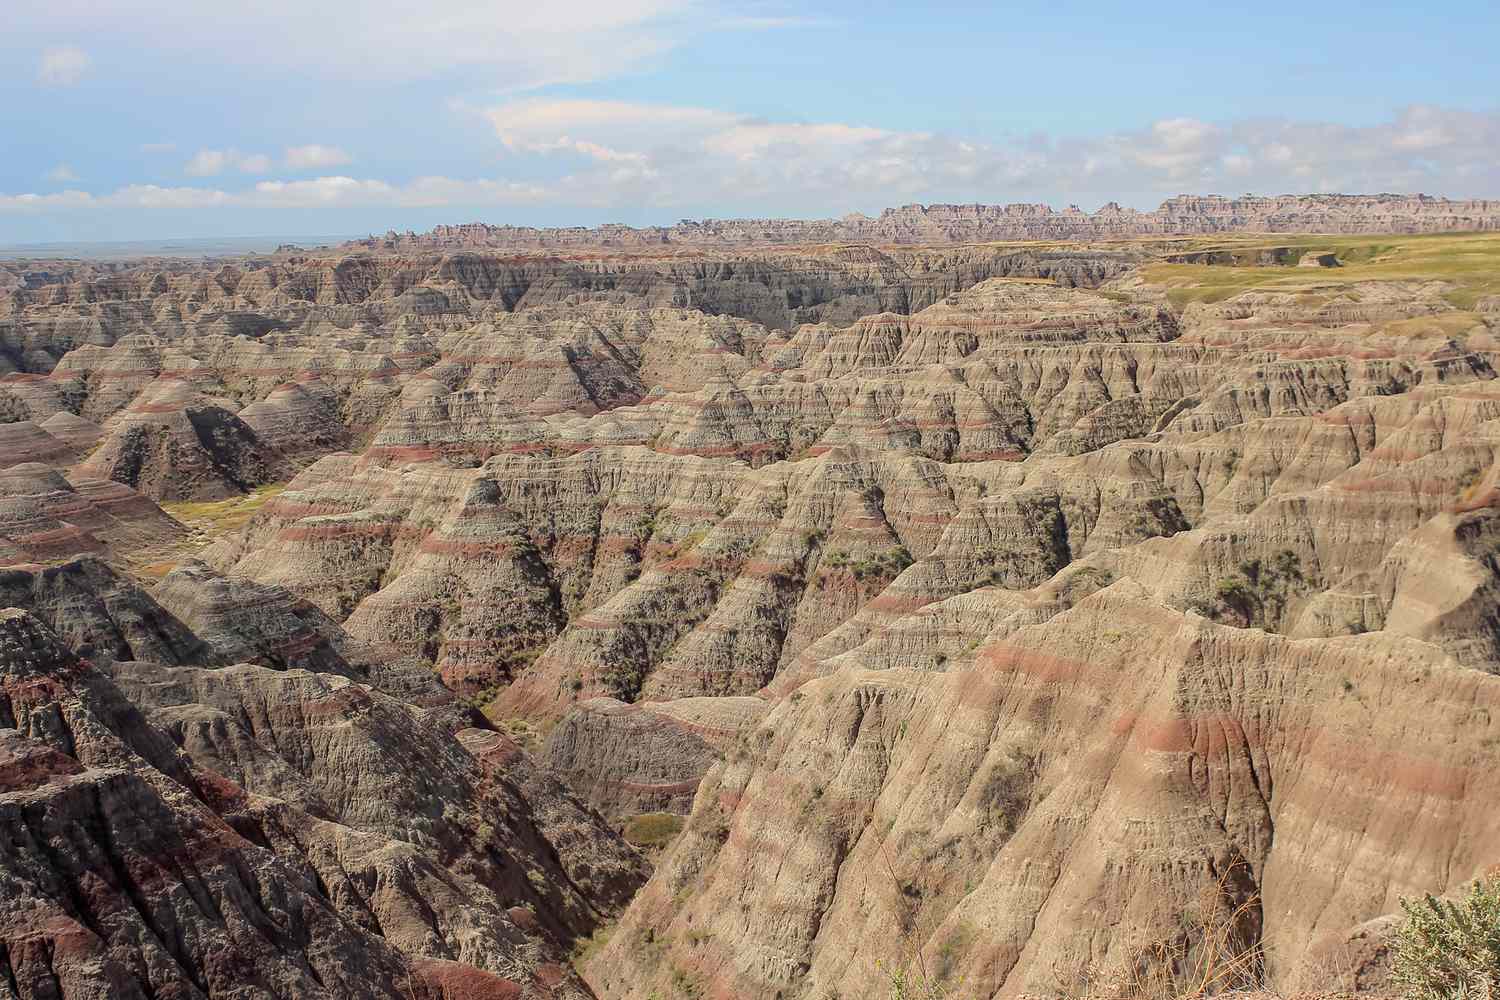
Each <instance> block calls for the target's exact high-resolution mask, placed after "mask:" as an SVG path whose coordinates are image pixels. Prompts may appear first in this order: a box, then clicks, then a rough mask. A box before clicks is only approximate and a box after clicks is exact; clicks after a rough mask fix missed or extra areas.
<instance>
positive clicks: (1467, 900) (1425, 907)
mask: <svg viewBox="0 0 1500 1000" xmlns="http://www.w3.org/2000/svg"><path fill="white" fill-rule="evenodd" d="M1401 908H1402V909H1403V910H1405V911H1406V923H1405V924H1403V925H1402V927H1401V933H1400V935H1399V937H1398V938H1397V940H1396V960H1395V968H1394V978H1395V980H1396V982H1398V983H1400V984H1401V985H1403V986H1405V987H1406V988H1407V990H1408V992H1409V994H1410V995H1411V996H1412V997H1414V998H1416V1000H1480V998H1482V1000H1490V998H1492V997H1495V996H1496V987H1497V986H1500V881H1497V880H1492V879H1485V880H1481V881H1477V882H1475V883H1474V884H1473V885H1472V886H1470V887H1469V892H1468V895H1467V896H1465V897H1464V898H1463V899H1461V900H1458V901H1453V900H1444V899H1437V898H1435V897H1433V896H1430V895H1429V896H1427V897H1425V898H1423V899H1403V900H1402V901H1401Z"/></svg>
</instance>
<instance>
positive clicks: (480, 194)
mask: <svg viewBox="0 0 1500 1000" xmlns="http://www.w3.org/2000/svg"><path fill="white" fill-rule="evenodd" d="M548 198H549V192H548V190H547V189H546V188H542V187H539V186H536V185H532V184H526V183H521V182H516V181H506V180H493V179H483V178H480V179H472V180H463V179H456V178H451V177H419V178H417V179H415V180H413V181H410V182H408V183H405V184H393V183H390V182H388V181H383V180H374V179H360V178H354V177H340V176H331V177H318V178H314V179H311V180H297V181H280V180H268V181H260V182H258V183H257V184H255V185H254V186H252V187H250V188H248V189H245V190H241V191H233V192H231V191H225V190H222V189H219V188H206V187H193V186H183V187H161V186H158V185H155V184H132V185H129V186H126V187H122V188H120V189H118V190H116V191H113V192H111V193H109V194H105V195H94V194H90V193H89V192H86V191H62V192H58V193H56V194H20V195H0V212H7V211H8V212H47V211H55V210H61V209H69V210H72V209H99V208H137V209H207V208H228V207H242V208H337V207H346V206H351V205H375V206H389V207H399V208H428V207H441V206H445V205H514V204H529V203H535V202H540V201H545V200H547V199H548Z"/></svg>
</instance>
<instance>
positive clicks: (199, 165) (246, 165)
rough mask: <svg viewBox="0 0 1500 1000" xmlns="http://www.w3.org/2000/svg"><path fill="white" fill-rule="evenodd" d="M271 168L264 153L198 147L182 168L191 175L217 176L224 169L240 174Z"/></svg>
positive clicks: (262, 171)
mask: <svg viewBox="0 0 1500 1000" xmlns="http://www.w3.org/2000/svg"><path fill="white" fill-rule="evenodd" d="M270 169H271V158H270V157H269V156H267V155H265V154H264V153H241V152H240V151H239V150H237V149H200V150H198V152H196V153H194V154H193V158H192V159H191V160H188V161H187V165H186V166H184V167H183V168H182V170H183V172H184V173H186V174H188V175H189V176H191V177H217V176H218V175H219V174H222V173H223V172H224V171H226V170H238V171H239V172H240V173H242V174H264V173H268V172H269V171H270Z"/></svg>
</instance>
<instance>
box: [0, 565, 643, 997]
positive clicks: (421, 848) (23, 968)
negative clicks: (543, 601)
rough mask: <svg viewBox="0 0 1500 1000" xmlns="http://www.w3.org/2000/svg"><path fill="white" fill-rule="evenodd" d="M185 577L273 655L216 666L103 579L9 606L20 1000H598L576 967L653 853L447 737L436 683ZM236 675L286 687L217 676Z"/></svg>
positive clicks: (450, 708) (330, 631) (499, 761)
mask: <svg viewBox="0 0 1500 1000" xmlns="http://www.w3.org/2000/svg"><path fill="white" fill-rule="evenodd" d="M193 572H195V573H196V576H197V580H196V581H195V582H196V583H197V584H199V585H200V586H201V587H202V588H203V589H208V590H215V591H218V592H219V593H220V594H221V595H222V596H220V597H219V598H218V599H217V600H214V599H210V600H209V601H207V602H205V601H204V600H203V599H202V598H201V596H198V595H195V594H194V593H193V592H192V591H194V590H195V589H197V588H194V587H192V586H190V585H189V584H188V581H183V580H169V581H168V582H167V583H166V584H164V588H163V589H164V590H165V591H167V592H169V593H171V594H172V595H174V596H175V597H176V600H175V601H174V603H177V604H179V605H182V604H183V603H185V602H186V603H188V604H194V603H196V607H194V608H193V610H195V611H197V612H198V614H197V615H196V617H198V618H200V619H207V620H210V621H211V620H213V619H214V618H215V613H214V609H213V607H212V605H220V606H222V605H223V604H224V603H226V602H227V603H229V604H232V605H237V606H239V607H240V608H246V607H256V608H257V609H258V612H259V616H260V617H259V621H258V623H257V624H258V625H260V626H262V627H257V628H253V629H249V628H245V629H243V632H244V639H242V641H240V642H238V643H229V644H223V643H220V644H217V645H216V644H215V643H214V642H212V641H209V640H205V639H203V638H201V637H199V636H196V635H195V634H194V633H192V632H191V631H189V630H188V629H187V628H186V627H185V626H184V625H182V624H181V623H180V622H179V621H178V620H177V619H176V618H175V617H174V616H173V615H171V614H170V613H169V612H167V611H166V610H165V609H164V608H161V607H160V606H159V605H157V604H156V602H155V601H153V600H152V599H151V598H150V597H149V596H148V595H146V594H145V593H143V592H141V591H140V590H138V589H136V588H134V587H133V586H131V585H130V584H128V583H127V582H125V581H122V580H119V579H118V578H117V577H114V576H113V575H112V574H111V573H110V572H109V571H108V570H107V569H106V568H105V567H103V566H101V565H98V564H93V565H89V564H77V565H74V566H70V567H64V568H63V569H62V570H61V571H60V573H58V574H54V573H53V572H52V571H48V572H47V573H45V574H40V575H36V576H34V577H33V578H32V580H31V581H30V582H29V583H28V582H27V581H25V580H24V579H22V578H20V577H19V575H18V576H17V578H16V579H13V580H9V581H7V582H6V588H7V595H6V600H8V601H12V602H16V603H23V604H24V605H25V606H28V607H30V608H32V609H34V610H32V611H22V610H20V609H12V610H9V611H6V612H4V614H3V615H0V740H3V741H4V744H3V750H0V761H4V762H5V763H4V766H0V775H3V780H0V815H3V816H4V819H3V824H4V828H5V829H6V830H7V832H8V836H7V838H6V844H7V845H8V846H7V849H6V851H5V856H4V858H3V859H0V880H4V881H5V883H6V893H5V898H6V900H7V904H6V908H5V912H4V915H3V922H0V942H3V948H0V956H3V958H4V965H5V971H6V973H7V975H6V976H5V978H4V981H5V982H8V983H9V984H10V990H11V995H14V996H18V997H25V998H31V997H37V998H40V997H53V996H69V997H71V996H105V995H108V996H111V997H114V996H122V997H128V996H135V997H152V996H167V995H182V996H219V995H223V996H275V997H288V998H290V997H307V996H325V997H351V998H352V997H370V996H391V997H403V998H409V997H412V996H421V997H432V998H434V1000H436V998H440V997H449V996H453V995H473V996H496V997H501V996H514V997H521V996H531V995H546V996H584V995H591V994H590V993H589V991H588V989H587V987H585V986H584V985H583V984H582V983H581V982H580V981H579V980H578V979H577V978H576V977H575V976H574V975H573V974H572V973H571V972H570V971H569V970H568V969H567V967H566V965H565V964H564V959H563V954H564V952H565V949H566V947H567V944H568V942H569V941H571V940H572V939H573V938H575V937H576V936H578V935H580V934H586V933H588V932H589V931H590V930H591V929H593V927H594V926H596V925H597V923H598V921H599V920H600V919H601V918H602V917H603V916H606V915H608V914H609V913H611V912H612V911H614V910H616V909H618V908H619V907H620V906H622V905H623V904H624V902H625V901H626V900H627V899H628V898H629V896H630V893H631V892H632V891H633V889H634V888H635V887H636V886H637V885H639V883H640V880H641V878H642V876H643V863H642V862H641V860H640V859H639V858H638V857H637V856H636V855H635V854H634V852H633V851H631V850H630V848H628V847H627V846H625V845H624V843H623V842H621V841H620V840H618V838H616V837H615V836H614V835H613V834H612V833H611V832H610V831H609V830H608V828H607V827H605V826H604V825H603V823H602V821H601V820H600V819H599V818H598V817H597V815H595V814H593V813H591V812H590V811H589V810H587V809H586V808H584V807H583V806H582V805H581V804H580V803H578V801H577V800H576V799H574V798H573V797H572V796H571V794H570V793H569V792H568V791H567V790H566V789H565V788H563V787H562V786H561V785H559V784H558V783H557V782H556V781H555V779H552V778H550V777H548V776H547V775H546V774H545V773H544V772H542V771H541V769H540V768H539V767H538V766H537V765H536V764H535V763H534V762H533V761H531V760H530V759H529V758H528V757H527V756H526V755H525V754H524V753H523V752H522V751H521V750H520V749H519V748H518V747H516V746H515V745H514V744H513V743H510V742H509V741H508V740H506V739H505V738H504V737H502V736H499V735H498V734H495V733H493V732H491V731H488V730H476V729H472V728H462V729H458V728H455V727H456V726H459V725H467V723H468V722H469V719H468V717H467V716H466V713H464V712H462V711H459V710H458V709H457V706H454V705H453V704H452V701H451V696H449V695H447V693H446V692H444V691H442V689H441V688H440V687H438V686H436V685H435V684H433V683H432V680H431V677H430V675H426V676H425V682H424V681H422V680H420V679H418V678H416V677H413V676H411V674H412V673H413V672H412V671H407V672H406V673H403V672H402V670H401V669H400V668H399V665H396V664H388V663H379V664H372V663H369V662H360V661H359V659H358V657H357V656H356V655H353V650H352V648H351V647H349V646H348V645H347V643H346V641H345V640H343V638H342V636H340V635H339V630H338V629H337V626H335V625H333V624H332V623H330V622H328V621H327V620H326V619H320V618H318V617H317V616H316V615H315V613H314V614H309V613H308V612H307V611H302V612H301V614H300V615H299V613H298V607H297V605H296V602H295V601H293V600H291V599H290V596H289V595H285V594H281V595H279V596H278V595H276V594H274V593H272V592H269V591H267V590H266V589H265V588H255V587H250V588H249V590H248V592H244V593H239V594H236V593H234V592H235V591H236V590H238V589H240V587H239V585H236V584H231V583H224V582H221V581H214V580H212V579H209V578H208V576H207V571H206V569H205V568H202V567H199V568H198V569H197V570H195V571H193ZM216 584H217V586H216ZM63 587H66V588H68V589H67V590H66V591H63V589H62V588H63ZM226 590H227V591H228V593H227V594H225V593H224V592H225V591H226ZM195 598H196V600H195ZM80 599H81V600H80ZM205 604H207V605H209V606H207V607H205ZM44 619H48V620H51V621H53V622H55V623H56V625H57V627H58V628H59V629H60V630H63V631H62V634H63V635H66V636H67V640H68V642H69V644H70V645H72V646H74V647H75V648H78V649H83V650H86V651H88V652H89V653H90V654H91V655H92V656H93V658H94V660H95V661H96V662H98V663H100V664H101V666H98V667H96V666H95V665H93V663H90V662H89V661H88V660H84V659H80V658H79V657H78V655H77V654H76V653H74V652H72V651H71V650H70V649H69V648H67V647H66V646H64V645H63V640H62V639H60V638H59V634H58V633H56V632H54V631H53V630H52V629H50V628H48V626H47V625H46V624H44V623H43V620H44ZM220 631H221V630H217V629H213V630H210V633H209V634H210V635H211V636H214V637H215V638H217V635H218V633H219V632H220ZM288 636H290V637H291V638H292V640H293V643H294V644H295V645H296V646H297V647H299V649H300V651H301V652H302V653H303V655H298V656H297V657H296V660H297V662H298V664H299V665H298V666H297V667H296V668H295V669H287V668H286V667H285V665H284V659H283V658H284V657H285V656H286V653H287V642H286V637H288ZM247 641H249V642H256V641H258V642H260V643H261V644H262V646H261V648H259V649H257V648H254V647H253V646H252V645H247V644H246V642H247ZM307 652H312V653H313V654H314V655H311V656H308V655H305V654H306V653H307ZM318 653H321V654H322V655H321V656H319V655H317V654H318ZM242 654H249V655H250V656H253V657H255V658H256V659H260V660H262V661H264V662H268V663H271V664H274V665H273V666H257V665H254V664H252V663H238V664H234V665H220V664H224V663H227V662H228V661H230V660H232V659H233V658H235V657H237V656H238V655H242ZM144 657H149V658H150V660H147V659H144ZM197 664H202V665H197ZM307 667H311V668H312V669H311V670H309V669H307ZM325 670H327V671H336V672H324V671H325ZM420 674H422V675H425V671H422V672H420ZM350 675H353V677H359V678H366V679H369V680H371V681H374V682H375V685H376V686H370V685H366V684H363V683H360V682H359V680H355V679H352V677H351V676H350ZM424 683H425V686H426V688H427V689H428V693H427V698H426V700H427V701H428V702H429V705H430V707H428V708H420V707H417V706H416V705H415V704H414V701H416V700H418V699H417V698H414V697H413V696H414V695H419V694H420V691H421V688H422V686H423V684H424ZM387 692H392V693H387ZM455 990H456V991H459V992H458V993H455V992H454V991H455ZM464 991H468V992H464Z"/></svg>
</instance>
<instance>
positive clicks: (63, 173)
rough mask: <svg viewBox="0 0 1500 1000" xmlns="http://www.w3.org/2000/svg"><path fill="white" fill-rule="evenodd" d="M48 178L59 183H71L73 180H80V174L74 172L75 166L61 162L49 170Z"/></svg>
mask: <svg viewBox="0 0 1500 1000" xmlns="http://www.w3.org/2000/svg"><path fill="white" fill-rule="evenodd" d="M46 179H47V180H49V181H56V182H57V183H59V184H69V183H72V182H73V181H76V180H78V175H77V174H75V173H74V172H73V168H72V167H70V166H68V165H67V164H66V163H59V164H58V165H57V166H55V167H53V168H52V169H51V170H49V171H47V173H46Z"/></svg>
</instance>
